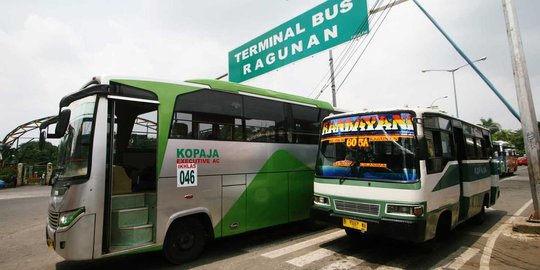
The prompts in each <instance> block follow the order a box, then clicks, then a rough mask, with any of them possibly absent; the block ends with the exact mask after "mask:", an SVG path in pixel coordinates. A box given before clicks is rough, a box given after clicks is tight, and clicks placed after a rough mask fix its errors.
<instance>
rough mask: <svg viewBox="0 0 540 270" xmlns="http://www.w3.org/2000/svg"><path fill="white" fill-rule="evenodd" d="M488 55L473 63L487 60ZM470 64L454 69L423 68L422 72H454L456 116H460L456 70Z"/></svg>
mask: <svg viewBox="0 0 540 270" xmlns="http://www.w3.org/2000/svg"><path fill="white" fill-rule="evenodd" d="M486 59H487V57H486V56H484V57H482V58H478V59H476V60H474V61H472V63H476V62H480V61H484V60H486ZM469 65H470V64H465V65H462V66H459V67H457V68H453V69H423V70H422V72H424V73H425V72H431V71H444V72H450V73H452V85H453V87H454V101H455V104H456V118H459V109H458V98H457V90H456V76H455V74H454V73H455V72H456V71H458V70H460V69H461V68H464V67H466V66H469Z"/></svg>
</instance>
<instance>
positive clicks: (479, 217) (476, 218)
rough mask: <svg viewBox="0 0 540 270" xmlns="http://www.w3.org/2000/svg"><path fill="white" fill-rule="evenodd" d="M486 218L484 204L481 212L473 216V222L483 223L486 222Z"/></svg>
mask: <svg viewBox="0 0 540 270" xmlns="http://www.w3.org/2000/svg"><path fill="white" fill-rule="evenodd" d="M484 220H486V207H484V206H483V205H482V209H481V210H480V213H478V214H476V216H474V217H473V222H474V224H476V225H482V224H483V223H484Z"/></svg>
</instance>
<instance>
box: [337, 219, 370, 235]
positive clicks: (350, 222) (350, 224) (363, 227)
mask: <svg viewBox="0 0 540 270" xmlns="http://www.w3.org/2000/svg"><path fill="white" fill-rule="evenodd" d="M343 226H344V227H347V228H353V229H356V230H359V231H363V232H367V223H365V222H362V221H359V220H354V219H348V218H343Z"/></svg>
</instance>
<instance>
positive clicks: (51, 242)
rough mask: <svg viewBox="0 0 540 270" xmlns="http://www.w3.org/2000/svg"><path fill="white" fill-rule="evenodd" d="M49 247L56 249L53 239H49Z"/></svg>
mask: <svg viewBox="0 0 540 270" xmlns="http://www.w3.org/2000/svg"><path fill="white" fill-rule="evenodd" d="M47 246H48V247H49V248H50V249H54V242H53V240H52V239H47Z"/></svg>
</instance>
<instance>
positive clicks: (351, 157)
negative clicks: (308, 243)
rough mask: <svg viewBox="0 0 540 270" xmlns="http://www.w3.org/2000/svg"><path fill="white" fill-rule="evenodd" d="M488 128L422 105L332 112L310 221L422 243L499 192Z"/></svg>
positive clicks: (477, 211)
mask: <svg viewBox="0 0 540 270" xmlns="http://www.w3.org/2000/svg"><path fill="white" fill-rule="evenodd" d="M491 145H492V143H491V137H490V133H489V131H488V130H487V129H484V128H482V127H479V126H476V125H472V124H470V123H467V122H465V121H462V120H460V119H456V118H453V117H451V116H448V115H445V114H442V113H440V112H438V111H434V110H427V109H410V108H405V109H396V110H380V111H364V112H352V113H345V114H338V115H333V116H329V117H327V118H325V119H324V120H323V123H322V130H321V140H320V144H319V153H318V156H317V165H316V167H315V180H314V206H313V211H312V215H313V217H315V218H316V219H319V220H321V221H325V222H327V223H330V224H332V225H334V226H337V227H340V228H344V229H345V230H346V232H347V235H349V236H353V237H355V236H358V235H361V234H377V235H384V236H386V237H391V238H395V239H402V240H408V241H414V242H422V241H426V240H429V239H432V238H434V237H435V236H436V235H444V234H446V233H447V232H448V231H450V230H451V229H452V228H454V227H456V226H457V225H458V224H460V223H462V222H464V221H466V220H468V219H470V218H473V217H475V218H476V219H477V220H478V221H483V218H484V211H485V208H486V207H490V206H491V205H493V204H494V203H495V201H496V199H497V198H498V197H499V184H498V175H497V168H496V162H492V157H491V154H492V149H491Z"/></svg>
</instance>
